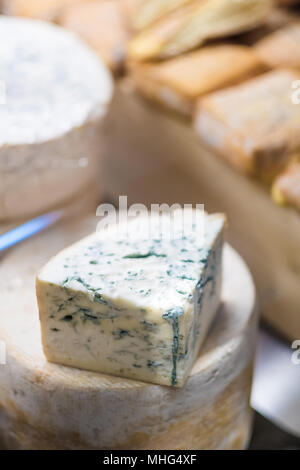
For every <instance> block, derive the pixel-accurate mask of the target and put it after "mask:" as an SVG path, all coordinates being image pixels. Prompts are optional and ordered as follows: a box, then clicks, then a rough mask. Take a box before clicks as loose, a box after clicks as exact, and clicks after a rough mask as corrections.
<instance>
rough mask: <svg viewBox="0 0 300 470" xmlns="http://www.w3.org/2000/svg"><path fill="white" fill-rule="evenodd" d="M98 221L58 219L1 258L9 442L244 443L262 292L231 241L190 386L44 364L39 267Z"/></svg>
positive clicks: (2, 390)
mask: <svg viewBox="0 0 300 470" xmlns="http://www.w3.org/2000/svg"><path fill="white" fill-rule="evenodd" d="M96 223H97V220H96V217H90V216H86V217H84V218H77V219H76V220H74V219H73V218H72V219H71V220H68V221H64V222H61V223H60V224H59V225H57V226H56V227H53V228H51V229H49V230H47V231H45V232H43V233H41V234H39V235H38V236H35V237H34V238H32V239H30V240H27V241H25V242H24V243H23V244H22V245H20V246H18V247H15V248H14V249H13V250H11V251H10V252H9V253H8V254H6V256H5V257H4V258H3V259H2V261H1V263H0V278H1V286H0V289H1V306H0V341H1V343H0V344H1V345H2V362H3V363H4V362H5V364H2V365H0V436H1V438H2V441H3V445H4V446H5V447H6V448H9V449H185V450H188V449H243V448H245V447H246V446H247V443H248V440H249V434H250V430H251V409H250V406H249V395H250V389H251V376H252V364H253V353H254V343H255V333H256V308H255V304H256V302H255V289H254V286H253V282H252V279H251V276H250V274H249V272H248V270H247V268H246V266H245V264H244V262H243V261H242V260H241V258H240V257H239V256H238V255H237V253H236V252H235V251H233V249H232V248H230V247H229V246H226V248H225V252H224V281H223V291H222V306H221V308H220V311H219V313H218V315H217V318H216V320H215V322H214V324H213V327H212V329H211V331H210V333H209V335H208V337H207V340H206V341H205V344H204V346H203V348H202V350H201V353H200V355H199V358H198V359H197V361H196V363H195V365H194V367H193V369H192V373H191V375H190V377H189V379H188V381H187V383H186V384H185V386H184V387H183V388H178V389H174V388H172V387H167V386H159V385H152V384H149V383H143V382H138V381H134V380H129V379H123V378H117V377H113V376H108V375H102V374H98V373H93V372H88V371H83V370H79V369H75V368H69V367H65V366H60V365H56V364H51V363H48V362H47V361H46V359H45V357H44V355H43V352H42V346H41V336H40V325H39V318H38V310H37V305H36V298H35V288H34V284H35V275H36V272H37V270H38V269H39V268H40V267H41V266H42V265H43V264H44V263H45V261H46V260H47V259H48V258H49V257H50V256H52V255H54V254H55V253H56V252H57V251H58V250H61V249H62V248H63V247H65V246H66V245H67V244H69V243H72V242H74V241H75V240H76V239H78V238H80V237H82V236H85V235H86V234H88V233H90V232H92V231H93V230H95V228H96ZM4 349H5V351H6V355H5V358H4ZM0 359H1V356H0ZM4 359H5V361H4Z"/></svg>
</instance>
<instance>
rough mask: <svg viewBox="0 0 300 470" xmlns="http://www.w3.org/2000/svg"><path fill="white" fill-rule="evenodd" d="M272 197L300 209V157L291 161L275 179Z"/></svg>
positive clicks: (278, 202)
mask: <svg viewBox="0 0 300 470" xmlns="http://www.w3.org/2000/svg"><path fill="white" fill-rule="evenodd" d="M272 197H273V199H274V201H275V202H277V204H279V205H283V206H286V205H288V206H292V207H295V208H296V209H298V210H299V211H300V159H298V160H297V161H293V162H291V163H290V165H289V166H288V167H287V168H286V170H285V171H284V172H283V173H282V174H280V175H279V176H278V178H277V179H276V180H275V182H274V184H273V186H272Z"/></svg>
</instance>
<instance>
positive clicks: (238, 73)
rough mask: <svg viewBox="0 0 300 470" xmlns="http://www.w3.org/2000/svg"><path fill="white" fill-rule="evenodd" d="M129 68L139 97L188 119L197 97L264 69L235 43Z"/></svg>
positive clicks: (254, 56)
mask: <svg viewBox="0 0 300 470" xmlns="http://www.w3.org/2000/svg"><path fill="white" fill-rule="evenodd" d="M129 68H130V73H131V78H132V80H133V82H134V85H135V87H136V88H137V89H138V91H139V92H141V94H143V95H144V96H145V97H147V98H149V99H150V100H152V101H155V102H156V103H158V104H160V105H162V106H164V107H166V108H168V109H172V110H175V111H178V112H180V113H181V114H183V115H187V116H191V115H192V113H193V110H194V104H195V101H196V99H197V98H199V97H200V96H202V95H204V94H206V93H209V92H212V91H214V90H217V89H219V88H224V87H226V86H229V85H233V84H235V83H238V82H240V81H242V80H244V79H246V78H250V77H252V76H254V75H256V74H258V73H260V72H262V71H264V70H265V68H264V66H263V64H262V63H261V62H260V60H259V59H258V57H257V56H256V54H255V53H254V52H253V50H252V49H251V48H250V47H247V46H240V45H236V44H221V45H216V46H206V47H203V48H202V49H199V50H197V51H195V52H190V53H188V54H185V55H183V56H180V57H175V58H172V59H169V60H167V61H163V62H159V63H156V64H154V63H143V62H134V63H130V64H129Z"/></svg>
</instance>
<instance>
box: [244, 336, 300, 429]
mask: <svg viewBox="0 0 300 470" xmlns="http://www.w3.org/2000/svg"><path fill="white" fill-rule="evenodd" d="M294 352H295V350H294V349H292V347H289V345H288V344H287V343H285V342H284V341H283V340H280V339H278V338H277V336H276V335H274V334H272V333H270V332H269V331H268V330H267V329H266V328H261V329H260V332H259V341H258V350H257V355H256V362H255V368H254V381H253V388H252V397H251V405H252V407H253V408H254V409H255V410H256V411H258V412H259V413H260V414H261V415H263V416H264V417H265V418H267V419H269V420H270V421H272V422H273V423H274V424H276V425H277V426H278V427H280V428H281V429H283V430H284V431H286V432H289V433H290V434H293V435H294V436H297V437H300V364H298V365H297V364H296V363H295V361H293V360H292V358H293V353H294Z"/></svg>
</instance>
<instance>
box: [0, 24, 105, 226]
mask: <svg viewBox="0 0 300 470" xmlns="http://www.w3.org/2000/svg"><path fill="white" fill-rule="evenodd" d="M111 94H112V82H111V78H110V76H109V73H108V72H107V71H106V69H105V67H104V66H103V65H102V64H101V62H100V61H99V59H98V58H97V57H96V56H95V55H94V53H93V52H92V51H90V49H89V48H88V47H87V46H86V45H85V44H84V43H83V42H81V40H80V39H78V38H77V37H76V36H75V35H73V34H72V33H70V32H67V31H65V30H63V29H62V28H59V27H57V26H54V25H50V24H47V23H44V22H42V21H35V20H25V19H20V18H8V17H0V123H1V125H0V219H3V218H12V217H15V216H19V215H22V216H24V215H27V213H30V212H37V211H40V210H45V209H46V208H47V207H50V206H53V205H55V204H57V203H60V202H62V201H63V200H64V199H67V198H70V197H71V196H73V195H74V194H76V193H78V192H79V191H80V190H82V188H83V187H85V186H86V185H87V184H88V183H89V182H90V181H91V179H92V178H94V177H95V174H96V172H97V167H98V160H99V147H100V142H99V123H100V122H101V119H102V117H103V115H104V114H105V111H106V108H107V103H108V101H109V100H110V97H111Z"/></svg>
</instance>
